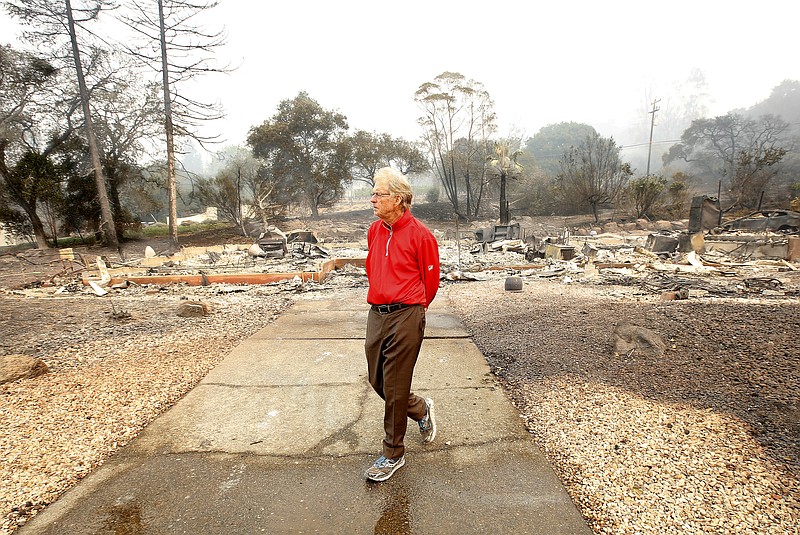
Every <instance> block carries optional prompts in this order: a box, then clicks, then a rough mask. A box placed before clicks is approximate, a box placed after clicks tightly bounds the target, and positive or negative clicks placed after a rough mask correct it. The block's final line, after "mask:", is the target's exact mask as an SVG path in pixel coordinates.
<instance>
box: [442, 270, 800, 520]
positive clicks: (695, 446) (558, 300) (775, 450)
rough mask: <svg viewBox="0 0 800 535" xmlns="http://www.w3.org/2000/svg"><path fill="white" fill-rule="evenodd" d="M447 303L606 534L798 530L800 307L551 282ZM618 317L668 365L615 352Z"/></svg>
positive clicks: (478, 288) (467, 289) (471, 288)
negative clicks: (649, 340) (648, 333)
mask: <svg viewBox="0 0 800 535" xmlns="http://www.w3.org/2000/svg"><path fill="white" fill-rule="evenodd" d="M448 294H449V296H450V298H451V301H452V303H453V305H454V307H455V309H456V310H457V311H458V313H459V314H460V315H461V316H462V318H463V319H464V320H465V322H466V324H467V326H468V328H469V330H470V332H471V334H472V336H473V339H474V340H475V342H476V344H477V345H478V347H479V348H480V349H481V351H482V352H483V353H484V355H486V358H487V360H488V361H489V364H490V365H491V367H492V369H493V371H494V372H495V373H496V374H497V375H498V376H499V377H500V378H501V379H502V380H503V381H504V382H505V384H506V386H507V389H508V393H509V395H510V397H511V399H512V400H513V402H514V404H515V405H516V407H517V408H518V409H519V411H520V413H521V415H522V417H523V418H524V419H525V421H526V422H527V426H528V429H529V431H530V432H531V434H532V435H533V436H534V437H535V439H536V441H537V443H538V444H539V446H540V447H541V448H542V450H543V451H544V452H545V453H546V455H547V456H548V457H549V459H550V461H551V462H552V463H553V466H554V467H555V469H556V472H557V473H558V475H559V476H560V478H561V480H562V481H563V482H564V483H565V485H566V487H567V490H568V492H569V493H570V495H571V496H572V498H573V500H574V501H575V503H576V504H578V506H579V508H580V509H581V511H582V512H583V514H584V516H585V518H586V519H587V521H588V522H589V524H590V526H591V527H592V529H593V530H594V531H595V532H596V533H614V534H638V533H646V534H651V533H652V534H656V533H657V534H665V533H674V534H700V533H702V534H706V533H708V534H711V533H713V534H721V533H749V534H776V535H778V534H796V533H800V479H799V478H798V474H799V473H800V472H799V471H798V468H800V461H798V459H800V402H799V401H798V392H800V349H799V348H800V302H798V300H797V299H789V300H787V299H781V300H772V301H770V300H760V301H759V300H754V299H718V298H702V299H689V300H682V301H663V302H662V301H659V300H658V297H657V296H655V297H654V296H652V294H650V295H648V294H641V293H637V291H636V290H635V289H632V288H630V287H609V286H598V285H593V284H579V283H572V284H563V283H560V282H555V281H543V280H541V279H538V280H537V279H530V280H526V284H525V286H524V288H523V291H522V292H519V293H516V292H505V291H504V289H503V283H502V281H486V282H478V283H470V284H460V285H456V286H451V287H450V288H449V291H448ZM621 322H629V323H631V324H634V325H637V326H640V327H646V328H648V329H650V330H652V331H655V332H656V333H658V334H659V335H660V336H661V337H662V338H663V339H664V340H665V341H666V342H667V346H668V349H667V351H666V352H665V354H664V355H663V356H661V357H647V356H645V355H643V354H641V353H640V352H637V351H633V352H627V353H623V354H615V353H614V341H613V340H614V336H613V331H614V328H615V326H616V325H617V324H618V323H621Z"/></svg>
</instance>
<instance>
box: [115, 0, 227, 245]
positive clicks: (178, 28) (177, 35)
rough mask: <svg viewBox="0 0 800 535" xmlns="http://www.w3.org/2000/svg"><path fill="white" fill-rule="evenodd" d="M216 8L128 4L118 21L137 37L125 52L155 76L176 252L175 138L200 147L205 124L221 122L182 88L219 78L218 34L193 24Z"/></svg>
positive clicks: (185, 1) (138, 0)
mask: <svg viewBox="0 0 800 535" xmlns="http://www.w3.org/2000/svg"><path fill="white" fill-rule="evenodd" d="M217 4H218V2H214V1H211V2H209V1H203V0H198V1H197V2H193V1H189V0H157V1H156V2H155V3H148V2H144V1H143V0H131V1H130V2H129V7H130V9H131V12H130V13H128V14H125V15H124V16H123V17H121V18H122V20H123V21H124V22H125V23H126V24H127V25H128V26H129V27H130V28H132V29H133V30H134V32H136V34H138V36H139V37H140V39H138V40H137V43H138V46H136V47H133V46H131V47H128V51H129V52H130V53H131V54H133V55H134V56H135V57H138V58H140V59H141V60H143V61H144V62H145V63H146V64H147V65H149V66H151V67H152V68H153V69H155V70H156V71H157V72H158V73H160V78H161V85H162V92H163V114H164V115H163V117H164V134H165V141H166V160H167V177H168V190H169V236H170V241H171V243H172V246H173V247H178V227H177V215H178V214H177V185H176V175H175V137H176V136H177V137H186V136H188V137H191V138H194V139H195V140H197V141H198V142H200V144H201V145H202V144H204V143H207V142H210V141H214V140H215V139H216V138H215V137H213V136H203V135H201V134H200V127H201V125H202V124H203V123H205V122H207V121H213V120H215V119H219V118H221V117H222V116H223V114H222V111H221V108H220V106H219V105H218V104H216V103H208V102H200V101H198V100H195V99H194V98H192V97H190V96H189V94H188V93H186V92H185V86H186V85H188V84H187V82H189V81H191V80H193V79H195V78H197V77H198V76H201V75H204V74H207V73H210V72H225V71H226V70H227V67H226V66H221V65H219V64H217V63H216V61H215V54H214V53H215V50H216V49H218V48H219V47H221V46H222V45H224V44H225V34H224V31H222V30H219V31H208V30H206V29H205V28H203V27H202V26H201V25H199V24H197V23H196V21H197V20H198V19H199V18H200V16H201V15H202V14H203V13H204V12H206V11H208V10H210V9H213V8H214V7H216V6H217Z"/></svg>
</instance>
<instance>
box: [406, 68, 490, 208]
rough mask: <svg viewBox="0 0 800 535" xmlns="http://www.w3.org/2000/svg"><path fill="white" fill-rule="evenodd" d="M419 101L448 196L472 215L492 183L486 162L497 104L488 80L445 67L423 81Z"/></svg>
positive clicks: (425, 134)
mask: <svg viewBox="0 0 800 535" xmlns="http://www.w3.org/2000/svg"><path fill="white" fill-rule="evenodd" d="M414 100H416V102H417V104H418V105H419V106H420V109H421V110H422V116H421V117H420V118H419V119H418V123H419V124H420V126H421V127H422V129H423V137H424V139H425V141H426V143H427V145H428V149H429V150H430V154H431V158H432V161H433V168H434V170H435V172H436V174H437V175H438V177H439V180H440V181H441V182H442V186H444V190H445V193H446V194H447V198H448V199H449V200H450V203H451V204H452V205H453V210H454V211H455V213H456V214H457V215H458V216H459V217H463V218H466V219H471V218H472V217H473V216H475V215H477V213H478V211H479V210H480V206H481V200H482V198H483V192H484V187H485V186H486V165H485V162H486V159H487V156H489V155H490V150H491V149H490V143H489V140H490V138H491V136H492V135H493V134H494V131H495V130H496V127H495V115H494V111H493V108H494V103H493V102H492V99H491V98H490V97H489V93H488V92H487V91H486V89H485V88H484V87H483V84H481V83H480V82H477V81H475V80H468V79H467V78H465V77H464V75H462V74H460V73H456V72H443V73H442V74H440V75H439V76H437V77H436V78H434V80H433V81H432V82H426V83H424V84H422V85H421V86H420V87H419V89H417V92H416V93H415V95H414ZM462 185H463V188H462V187H461V186H462ZM462 198H463V200H464V203H463V204H462V202H461V200H462Z"/></svg>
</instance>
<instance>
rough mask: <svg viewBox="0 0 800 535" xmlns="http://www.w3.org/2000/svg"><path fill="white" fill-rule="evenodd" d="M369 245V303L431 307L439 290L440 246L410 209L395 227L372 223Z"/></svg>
mask: <svg viewBox="0 0 800 535" xmlns="http://www.w3.org/2000/svg"><path fill="white" fill-rule="evenodd" d="M367 245H368V246H369V253H367V278H368V279H369V291H368V292H367V302H369V303H370V304H373V305H388V304H393V303H405V304H407V305H424V306H425V307H428V306H429V305H430V304H431V301H433V298H434V297H436V291H437V290H438V289H439V244H438V243H436V238H435V237H434V236H433V234H432V233H431V231H430V230H428V229H427V227H425V225H423V224H422V223H421V222H420V221H419V220H418V219H417V218H415V217H414V216H412V215H411V212H410V211H409V210H406V212H405V213H404V214H403V217H401V218H400V219H399V220H398V221H396V222H395V223H394V225H392V226H391V227H390V226H389V225H387V224H386V223H384V222H383V221H381V220H377V221H375V222H374V223H372V225H370V227H369V231H367Z"/></svg>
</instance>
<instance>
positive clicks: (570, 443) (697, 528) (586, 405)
mask: <svg viewBox="0 0 800 535" xmlns="http://www.w3.org/2000/svg"><path fill="white" fill-rule="evenodd" d="M510 256H512V257H513V255H510ZM509 262H510V264H519V263H520V261H519V259H516V258H510V260H509ZM509 274H519V273H518V272H511V271H490V272H488V275H487V274H486V272H484V274H483V275H482V276H488V280H485V281H477V282H475V281H473V282H455V283H454V282H445V283H443V289H442V291H441V294H442V298H449V299H450V300H451V304H452V305H453V307H454V309H455V310H456V311H457V312H458V313H459V315H460V316H461V317H462V318H463V320H464V322H465V324H466V325H467V327H468V329H469V330H470V331H471V333H472V336H473V339H474V340H475V342H476V344H477V345H478V347H479V348H480V349H481V350H482V351H483V352H484V354H485V355H486V358H487V360H488V362H489V364H490V366H491V367H492V370H493V371H494V372H495V373H496V374H497V375H498V376H499V377H500V379H501V380H502V381H503V383H504V384H505V386H506V388H507V393H508V395H509V398H510V399H511V400H512V402H513V403H514V404H515V406H516V407H517V408H518V410H519V412H520V414H521V416H522V417H523V418H524V419H525V421H526V423H527V426H528V429H529V431H530V432H531V434H532V436H533V437H534V439H535V440H536V441H537V443H538V444H539V446H540V447H541V448H542V450H543V451H544V452H545V454H546V455H547V456H548V458H549V459H550V461H551V462H552V464H553V466H554V468H555V470H556V472H557V474H558V475H559V476H560V478H561V479H562V481H563V482H564V484H565V485H566V487H567V490H568V492H569V493H570V495H571V496H572V498H573V500H574V501H575V503H576V504H577V505H578V507H579V508H580V510H581V512H582V513H583V515H584V517H585V518H586V519H587V521H588V522H589V525H590V526H591V527H592V529H593V530H594V531H595V532H596V533H599V534H606V533H614V534H651V533H652V534H662V533H674V534H701V533H702V534H726V533H752V534H772V533H774V534H797V533H800V491H799V490H798V489H800V481H798V474H799V473H800V470H799V469H800V461H799V460H798V459H800V401H799V400H798V392H800V366H798V365H799V364H800V362H799V361H800V355H799V354H798V348H799V347H800V300H798V299H797V297H794V296H791V295H789V296H783V297H780V296H774V295H773V297H765V298H753V297H719V294H718V293H716V290H715V287H714V286H713V285H712V284H710V283H708V282H703V283H698V286H702V287H704V288H706V289H708V288H711V290H712V291H711V292H710V293H709V292H707V291H705V290H704V291H699V292H697V293H696V295H694V294H693V295H692V296H691V297H690V299H688V300H680V301H663V302H662V301H659V300H658V292H653V291H652V287H651V288H650V289H649V290H648V289H643V285H641V284H637V283H636V282H635V281H634V280H629V279H627V278H626V277H621V276H616V277H605V278H604V277H602V276H599V275H597V274H594V275H592V276H582V275H580V274H575V273H571V274H570V275H567V276H565V275H563V274H562V275H559V276H558V277H553V278H538V277H537V276H536V274H531V275H530V276H525V277H523V280H524V285H523V291H521V292H506V291H504V286H503V282H504V278H505V276H507V275H509ZM783 278H784V279H785V280H787V281H788V283H787V285H786V286H787V287H790V288H793V289H794V290H795V291H796V290H799V289H800V272H794V273H790V274H787V275H785V276H783ZM569 280H572V281H573V282H571V283H569V284H567V283H565V281H569ZM624 280H628V284H627V285H618V284H617V283H619V282H620V281H624ZM363 284H365V280H364V278H363V276H362V275H360V274H359V273H358V272H346V273H344V274H337V275H335V276H334V277H332V279H331V280H330V282H326V284H324V285H315V284H306V285H302V284H299V283H295V282H285V283H281V284H275V285H265V286H251V287H235V286H224V285H212V286H209V287H198V288H187V287H183V286H179V285H172V286H165V287H161V288H150V287H148V288H149V289H145V288H141V287H139V288H129V289H127V290H125V291H124V292H121V293H119V294H115V295H114V296H113V297H112V296H107V297H105V298H102V299H101V298H97V297H95V296H93V295H90V294H88V293H86V290H85V289H79V288H72V290H75V293H70V292H66V293H64V294H61V295H60V296H48V297H30V296H31V295H45V294H48V295H51V294H52V290H47V289H42V290H41V292H42V293H41V294H37V293H36V290H33V291H27V292H19V291H8V290H6V291H2V290H0V354H2V353H5V354H10V353H26V354H30V355H33V356H38V357H41V358H43V359H44V360H45V362H46V363H47V364H48V366H50V368H51V373H49V374H47V375H45V376H42V377H39V378H36V379H31V380H23V381H17V382H14V383H8V384H5V385H0V481H2V488H1V489H0V534H8V533H12V532H13V531H14V530H15V529H16V527H17V526H18V525H20V524H21V523H24V522H25V521H26V519H28V518H30V517H31V516H32V515H34V514H36V512H38V511H39V510H41V509H42V508H43V507H45V506H46V505H47V504H49V503H51V502H52V501H54V500H55V499H56V498H57V497H58V496H59V495H60V494H61V493H63V492H64V491H65V490H67V489H68V488H70V487H71V486H72V485H74V484H75V483H76V482H77V481H79V480H80V479H81V478H82V477H84V476H85V475H86V474H88V473H89V472H90V471H91V470H92V469H93V468H95V467H97V466H98V465H100V464H102V463H103V461H104V460H105V459H106V458H107V457H108V456H109V455H110V454H112V453H113V452H114V451H115V450H116V449H117V448H119V447H120V446H122V445H124V444H125V443H127V442H129V441H130V440H131V439H133V438H134V437H135V436H136V435H137V434H138V432H139V431H141V429H142V428H143V427H144V426H146V425H147V424H148V423H149V422H150V421H152V420H153V419H154V418H155V417H156V416H157V415H158V414H160V413H161V412H163V411H164V410H166V409H167V408H169V407H170V406H172V405H173V404H174V403H175V402H176V401H177V400H178V399H180V398H181V396H183V395H184V394H185V393H186V392H188V391H189V390H190V389H191V388H192V387H193V386H194V385H195V384H197V382H198V381H200V380H201V379H202V377H203V376H204V375H205V374H206V373H207V372H208V371H209V370H210V369H211V368H212V367H213V366H214V365H215V364H216V363H218V362H219V361H220V360H221V359H222V358H223V357H224V356H225V355H226V354H227V353H228V352H229V351H230V350H231V349H232V348H233V347H234V346H235V345H236V344H238V343H239V342H240V341H241V340H243V339H244V338H246V337H247V336H249V335H251V334H253V333H255V332H256V331H257V330H259V329H260V328H261V327H263V326H265V325H266V324H268V323H269V322H271V321H273V320H274V319H275V318H276V317H277V316H278V315H279V314H280V313H281V312H282V311H283V310H284V309H285V308H286V307H287V306H289V305H290V304H291V303H292V302H293V300H294V298H295V296H296V295H297V293H299V292H305V291H316V292H321V293H326V292H330V293H335V292H341V291H345V289H347V288H352V287H353V286H356V285H363ZM717 284H722V286H725V285H727V286H731V285H735V281H733V282H730V281H728V279H724V282H723V283H717ZM651 286H652V285H651ZM795 295H796V293H795ZM182 299H196V300H202V301H204V302H206V303H208V304H209V305H210V314H209V315H208V316H206V317H203V318H192V319H188V318H181V317H178V316H176V315H175V314H174V310H175V308H176V306H177V305H178V303H179V302H180V301H181V300H182ZM621 322H629V323H632V324H634V325H638V326H641V327H647V328H649V329H651V330H653V331H655V332H656V333H658V334H659V335H660V336H661V337H663V338H664V340H665V341H666V342H667V346H668V349H667V352H666V353H665V354H664V355H663V356H661V357H647V356H645V355H644V354H642V353H640V352H637V351H633V352H625V353H622V354H615V353H614V344H613V331H614V328H615V326H616V325H617V324H618V323H621Z"/></svg>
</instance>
